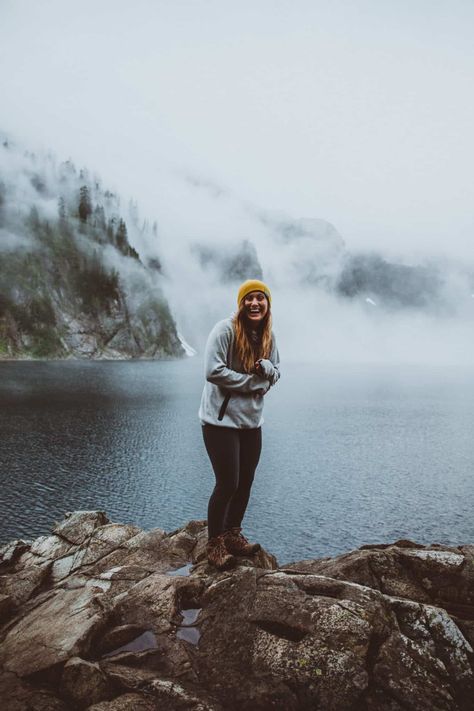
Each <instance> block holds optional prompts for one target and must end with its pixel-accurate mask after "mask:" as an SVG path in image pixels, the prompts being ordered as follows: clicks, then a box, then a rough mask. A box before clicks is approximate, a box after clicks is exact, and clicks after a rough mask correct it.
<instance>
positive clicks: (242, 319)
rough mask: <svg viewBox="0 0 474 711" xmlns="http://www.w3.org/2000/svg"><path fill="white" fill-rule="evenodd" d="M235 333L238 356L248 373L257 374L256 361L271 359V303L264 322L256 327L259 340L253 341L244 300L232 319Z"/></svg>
mask: <svg viewBox="0 0 474 711" xmlns="http://www.w3.org/2000/svg"><path fill="white" fill-rule="evenodd" d="M232 325H233V327H234V333H235V347H236V350H237V355H238V356H239V359H240V362H241V363H242V366H243V368H244V371H245V372H246V373H255V361H256V360H258V359H259V358H269V357H270V353H271V349H272V314H271V311H270V302H269V303H268V310H267V313H266V314H265V316H264V317H263V319H262V321H261V322H260V323H259V324H258V326H257V327H256V330H257V334H258V340H257V342H256V343H254V342H253V341H252V338H251V335H250V328H251V326H250V324H249V323H248V321H247V318H246V315H245V306H244V300H243V299H242V301H241V303H240V305H239V308H238V310H237V311H236V312H235V314H234V315H233V317H232Z"/></svg>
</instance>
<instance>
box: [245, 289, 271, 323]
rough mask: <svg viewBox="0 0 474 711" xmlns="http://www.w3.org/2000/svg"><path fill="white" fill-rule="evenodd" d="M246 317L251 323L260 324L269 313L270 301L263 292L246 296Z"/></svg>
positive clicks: (253, 292)
mask: <svg viewBox="0 0 474 711" xmlns="http://www.w3.org/2000/svg"><path fill="white" fill-rule="evenodd" d="M244 308H245V315H246V316H247V319H248V320H249V322H250V323H256V324H258V323H260V322H261V321H262V320H263V319H264V318H265V316H266V314H267V311H268V299H267V297H266V296H265V294H264V293H263V291H251V292H250V294H247V296H244Z"/></svg>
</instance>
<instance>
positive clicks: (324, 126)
mask: <svg viewBox="0 0 474 711" xmlns="http://www.w3.org/2000/svg"><path fill="white" fill-rule="evenodd" d="M473 36H474V3H472V2H471V0H466V1H465V0H451V2H448V1H447V0H443V1H441V0H398V1H397V2H393V0H331V1H322V0H311V1H306V0H292V1H291V2H287V1H286V0H273V1H270V0H252V1H248V0H240V1H239V2H238V3H237V2H230V0H207V1H205V0H186V1H183V0H168V1H167V2H164V1H162V0H135V2H133V3H131V2H128V1H127V2H124V1H123V0H113V2H112V1H111V0H101V1H100V2H98V1H97V0H95V2H91V1H90V0H82V1H81V2H80V3H78V2H72V1H71V0H61V1H58V0H43V2H37V0H1V2H0V68H1V71H0V96H1V97H2V108H1V112H0V129H1V130H2V131H6V132H7V133H9V134H10V135H12V136H13V137H14V138H16V139H17V140H20V141H21V142H23V143H25V145H27V146H29V147H30V148H31V149H32V150H35V149H40V150H41V149H43V150H49V149H50V150H52V151H53V152H54V153H55V154H56V155H57V156H58V158H59V159H66V158H68V157H71V158H72V159H73V160H74V162H76V163H77V165H78V166H82V165H85V166H87V167H88V168H89V169H91V170H93V171H97V173H98V174H100V175H101V176H102V178H103V179H104V182H106V183H107V184H109V185H111V187H112V188H113V189H117V190H118V191H119V192H120V193H121V194H123V195H124V196H126V197H133V198H135V199H136V200H137V201H138V203H139V206H140V207H141V209H142V211H143V212H144V213H146V215H147V216H148V217H150V219H154V218H157V219H158V220H160V219H162V220H163V223H164V224H165V225H166V224H169V225H171V224H175V225H180V228H182V230H183V231H186V230H187V231H189V230H192V229H193V224H194V213H193V211H192V210H190V209H188V206H187V204H186V197H185V195H186V193H183V191H182V190H174V189H173V187H172V186H173V185H174V186H176V185H178V184H179V183H180V182H182V181H183V180H184V181H185V180H188V181H189V178H190V177H191V178H192V179H193V180H198V181H201V183H202V184H204V185H208V186H211V188H210V189H211V190H218V191H219V190H222V191H224V194H226V195H231V196H233V199H235V200H237V201H239V202H240V203H241V204H244V205H246V206H249V205H250V206H258V207H259V208H263V209H265V210H268V211H277V212H280V213H285V214H288V215H291V216H292V217H294V218H311V217H317V218H323V219H325V220H328V221H329V222H331V223H332V224H333V225H335V227H336V228H337V230H338V231H339V233H340V234H341V235H342V236H343V238H344V240H345V242H346V245H347V246H348V247H349V248H352V249H359V248H363V249H365V248H375V249H378V250H380V251H381V252H385V253H386V254H387V255H409V254H420V255H422V254H427V255H430V254H442V255H447V256H450V257H453V258H459V257H460V258H466V257H472V253H473V250H472V234H473V230H474V214H473V209H472V204H473V180H472V166H473V165H474V132H473V130H472V127H473V126H474V93H473V92H472V79H473V73H474V43H473V42H472V37H473ZM170 186H171V187H170ZM200 219H201V220H202V219H204V218H203V217H202V215H201V217H200ZM212 221H213V213H212V208H211V207H210V208H209V210H208V211H207V213H206V216H205V219H204V222H205V223H206V222H207V223H212ZM219 231H220V233H221V236H222V239H223V240H225V239H226V235H227V230H226V224H225V220H224V221H221V223H220V226H219ZM231 233H232V230H229V235H230V234H231ZM246 236H250V237H251V235H246ZM229 238H231V237H229Z"/></svg>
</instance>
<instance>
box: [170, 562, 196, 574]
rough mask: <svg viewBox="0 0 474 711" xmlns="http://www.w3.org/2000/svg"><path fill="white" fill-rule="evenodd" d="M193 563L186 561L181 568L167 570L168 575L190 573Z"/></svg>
mask: <svg viewBox="0 0 474 711" xmlns="http://www.w3.org/2000/svg"><path fill="white" fill-rule="evenodd" d="M192 567H193V564H192V563H186V565H183V566H182V567H181V568H176V569H175V570H167V571H166V575H190V572H191V568H192Z"/></svg>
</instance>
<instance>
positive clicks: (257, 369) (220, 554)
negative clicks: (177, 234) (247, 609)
mask: <svg viewBox="0 0 474 711" xmlns="http://www.w3.org/2000/svg"><path fill="white" fill-rule="evenodd" d="M237 305H238V310H237V311H236V312H235V314H234V315H233V316H231V317H229V318H226V319H223V320H222V321H219V322H218V323H216V325H215V326H214V328H213V329H212V331H211V333H210V334H209V338H208V340H207V344H206V350H205V356H204V362H205V373H206V383H205V385H204V390H203V393H202V397H201V404H200V407H199V413H198V414H199V419H200V421H201V425H202V433H203V437H204V444H205V447H206V450H207V453H208V455H209V459H210V460H211V464H212V467H213V469H214V474H215V476H216V485H215V487H214V490H213V492H212V495H211V498H210V499H209V505H208V516H207V523H208V542H207V546H206V551H207V558H208V561H209V562H210V563H213V564H214V565H215V566H216V567H217V568H219V569H221V570H222V569H224V568H227V567H229V566H230V565H232V564H233V563H234V562H235V558H234V557H233V555H232V554H234V555H252V554H253V553H256V552H257V551H258V550H259V549H260V544H258V543H249V542H248V540H247V539H246V538H245V536H243V534H242V533H241V530H242V529H241V522H242V519H243V516H244V514H245V510H246V508H247V503H248V500H249V496H250V489H251V486H252V482H253V478H254V474H255V469H256V468H257V464H258V460H259V458H260V451H261V448H262V431H261V426H262V424H263V417H262V411H263V398H264V395H265V393H267V392H268V390H269V389H270V388H271V386H272V385H275V383H276V382H277V380H278V379H279V378H280V370H279V367H280V358H279V354H278V349H277V346H276V341H275V336H274V334H273V331H272V317H271V311H270V306H271V294H270V289H269V288H268V286H267V285H266V284H264V283H263V282H262V281H259V280H258V279H250V280H248V281H245V282H244V283H243V284H242V285H241V286H240V288H239V291H238V296H237Z"/></svg>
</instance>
